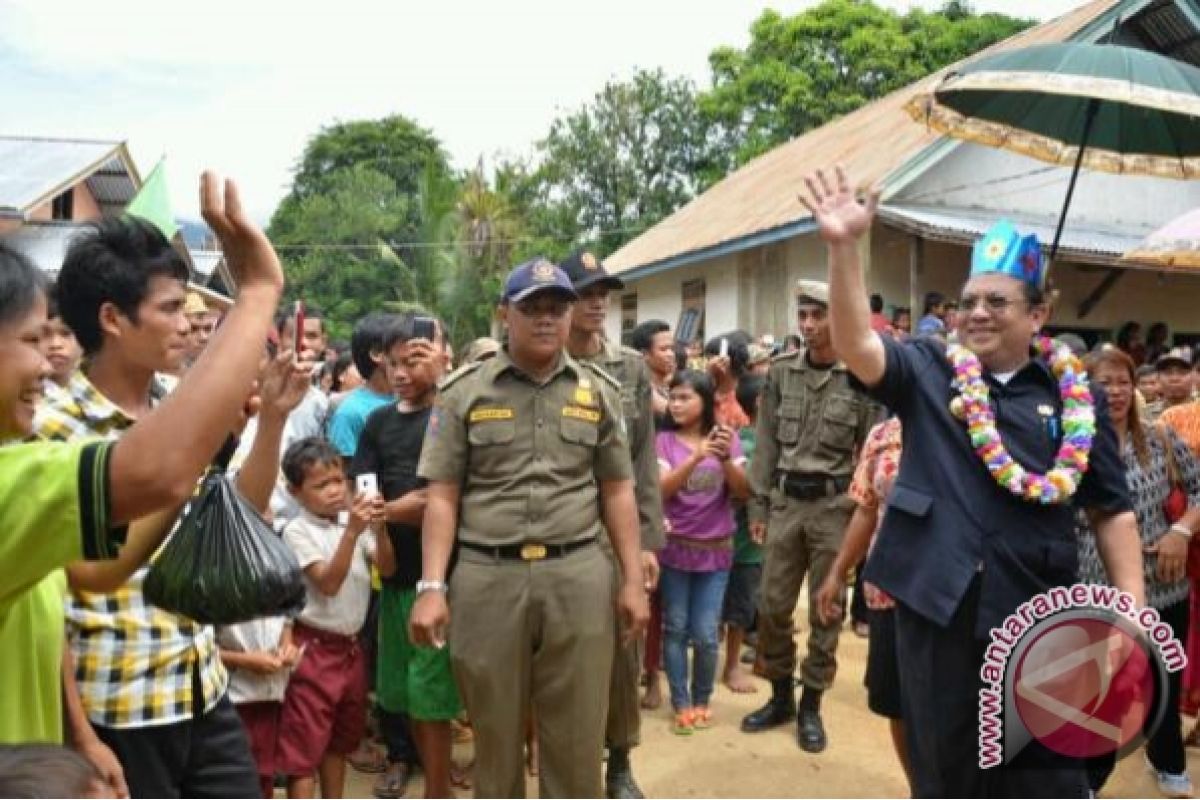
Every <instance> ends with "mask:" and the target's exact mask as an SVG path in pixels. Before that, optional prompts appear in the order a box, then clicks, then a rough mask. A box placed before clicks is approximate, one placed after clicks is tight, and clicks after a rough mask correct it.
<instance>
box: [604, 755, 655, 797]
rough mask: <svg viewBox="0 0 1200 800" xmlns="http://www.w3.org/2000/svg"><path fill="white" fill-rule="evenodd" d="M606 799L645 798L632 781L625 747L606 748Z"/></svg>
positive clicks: (630, 767) (631, 770) (631, 771)
mask: <svg viewBox="0 0 1200 800" xmlns="http://www.w3.org/2000/svg"><path fill="white" fill-rule="evenodd" d="M604 794H605V796H606V797H610V798H613V799H614V800H617V798H623V799H624V800H638V798H642V797H645V796H646V795H644V794H642V790H641V789H640V788H638V785H637V781H635V780H634V779H633V767H632V766H631V765H630V763H629V750H628V748H625V747H610V748H608V772H606V773H605V775H604Z"/></svg>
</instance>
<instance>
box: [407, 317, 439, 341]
mask: <svg viewBox="0 0 1200 800" xmlns="http://www.w3.org/2000/svg"><path fill="white" fill-rule="evenodd" d="M436 337H437V323H436V322H434V321H433V317H414V318H413V338H414V339H427V340H429V341H430V342H432V341H434V339H435V338H436Z"/></svg>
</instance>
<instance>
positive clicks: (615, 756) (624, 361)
mask: <svg viewBox="0 0 1200 800" xmlns="http://www.w3.org/2000/svg"><path fill="white" fill-rule="evenodd" d="M559 268H560V269H562V271H563V272H565V273H566V274H567V277H568V278H570V279H571V285H572V286H573V287H574V288H575V291H576V292H577V293H578V294H579V301H578V302H577V303H576V304H575V311H574V313H573V314H572V315H571V334H570V337H569V338H568V341H567V352H568V353H570V354H571V356H572V357H573V358H575V359H576V360H578V361H582V362H586V363H590V364H595V365H596V366H598V367H600V368H601V369H602V370H604V371H605V372H606V373H608V374H609V375H611V376H613V377H614V378H615V379H616V380H617V383H618V384H619V385H620V391H621V413H622V415H623V416H624V418H625V428H626V431H627V432H628V434H629V454H630V457H631V458H632V459H633V473H634V494H635V495H636V497H637V505H638V522H639V523H640V524H641V543H642V567H643V568H644V569H645V571H646V573H647V578H648V583H649V584H650V585H649V586H647V588H648V589H653V588H654V587H653V584H654V583H656V582H657V578H658V559H657V558H656V556H655V553H656V552H657V551H658V550H661V549H662V547H663V545H664V544H665V543H666V542H665V539H664V534H663V510H662V490H661V489H660V488H659V484H658V458H657V456H656V455H655V452H654V416H653V409H652V407H651V405H650V371H649V370H648V369H647V368H646V362H645V359H643V358H642V354H641V353H639V352H638V351H636V350H633V349H630V348H628V347H621V346H620V345H618V344H615V343H613V342H611V341H609V340H607V339H606V338H604V323H605V319H606V317H607V316H608V305H609V294H610V292H611V291H612V290H614V289H616V290H620V289H623V288H624V287H625V284H624V282H623V281H622V280H621V279H620V278H618V277H616V276H615V275H609V274H608V272H607V271H606V270H605V269H604V265H603V264H601V263H600V261H599V259H597V258H596V257H595V256H594V255H592V254H591V253H587V252H581V253H576V254H575V255H572V256H571V257H569V258H568V259H567V260H566V261H564V262H562V263H561V264H560V265H559ZM609 555H610V556H611V552H610V553H609ZM613 641H614V644H615V645H616V650H615V655H614V658H613V673H612V687H611V690H610V692H609V699H608V727H607V730H606V731H605V734H604V739H605V743H606V744H607V745H608V771H607V773H606V774H605V776H604V791H605V794H606V795H607V796H608V797H612V798H638V797H642V796H643V795H642V791H641V789H640V788H638V785H637V781H635V780H634V778H633V769H632V766H631V765H630V762H629V751H630V750H631V749H632V748H634V747H636V746H637V745H638V743H639V741H640V738H641V730H640V729H641V706H640V705H639V703H638V678H639V677H640V675H641V668H642V653H641V649H642V648H641V642H640V641H635V642H631V643H629V644H622V643H621V642H620V641H619V640H618V639H617V638H616V637H614V640H613Z"/></svg>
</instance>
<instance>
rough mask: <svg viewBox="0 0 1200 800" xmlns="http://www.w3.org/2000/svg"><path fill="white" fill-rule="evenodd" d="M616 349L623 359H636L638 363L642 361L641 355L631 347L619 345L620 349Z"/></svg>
mask: <svg viewBox="0 0 1200 800" xmlns="http://www.w3.org/2000/svg"><path fill="white" fill-rule="evenodd" d="M618 349H619V350H620V352H621V356H622V357H623V358H636V359H637V360H638V361H641V360H642V354H641V353H639V352H638V351H637V350H634V349H633V348H632V347H626V346H625V345H621V347H620V348H618Z"/></svg>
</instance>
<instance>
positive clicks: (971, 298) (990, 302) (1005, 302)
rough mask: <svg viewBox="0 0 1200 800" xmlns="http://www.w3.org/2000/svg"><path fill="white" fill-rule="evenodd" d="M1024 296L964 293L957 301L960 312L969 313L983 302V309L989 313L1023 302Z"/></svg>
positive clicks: (999, 311) (1003, 310)
mask: <svg viewBox="0 0 1200 800" xmlns="http://www.w3.org/2000/svg"><path fill="white" fill-rule="evenodd" d="M1024 302H1025V300H1024V298H1018V297H1005V296H1004V295H1002V294H985V295H982V296H976V295H970V294H969V295H964V296H963V298H962V299H961V300H959V301H958V310H959V313H962V314H970V313H972V312H974V311H975V307H976V306H978V305H980V304H981V303H982V304H983V307H984V309H985V310H986V311H987V312H988V313H989V314H1003V313H1004V312H1006V311H1008V309H1009V308H1011V307H1012V306H1015V305H1017V304H1018V303H1024Z"/></svg>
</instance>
